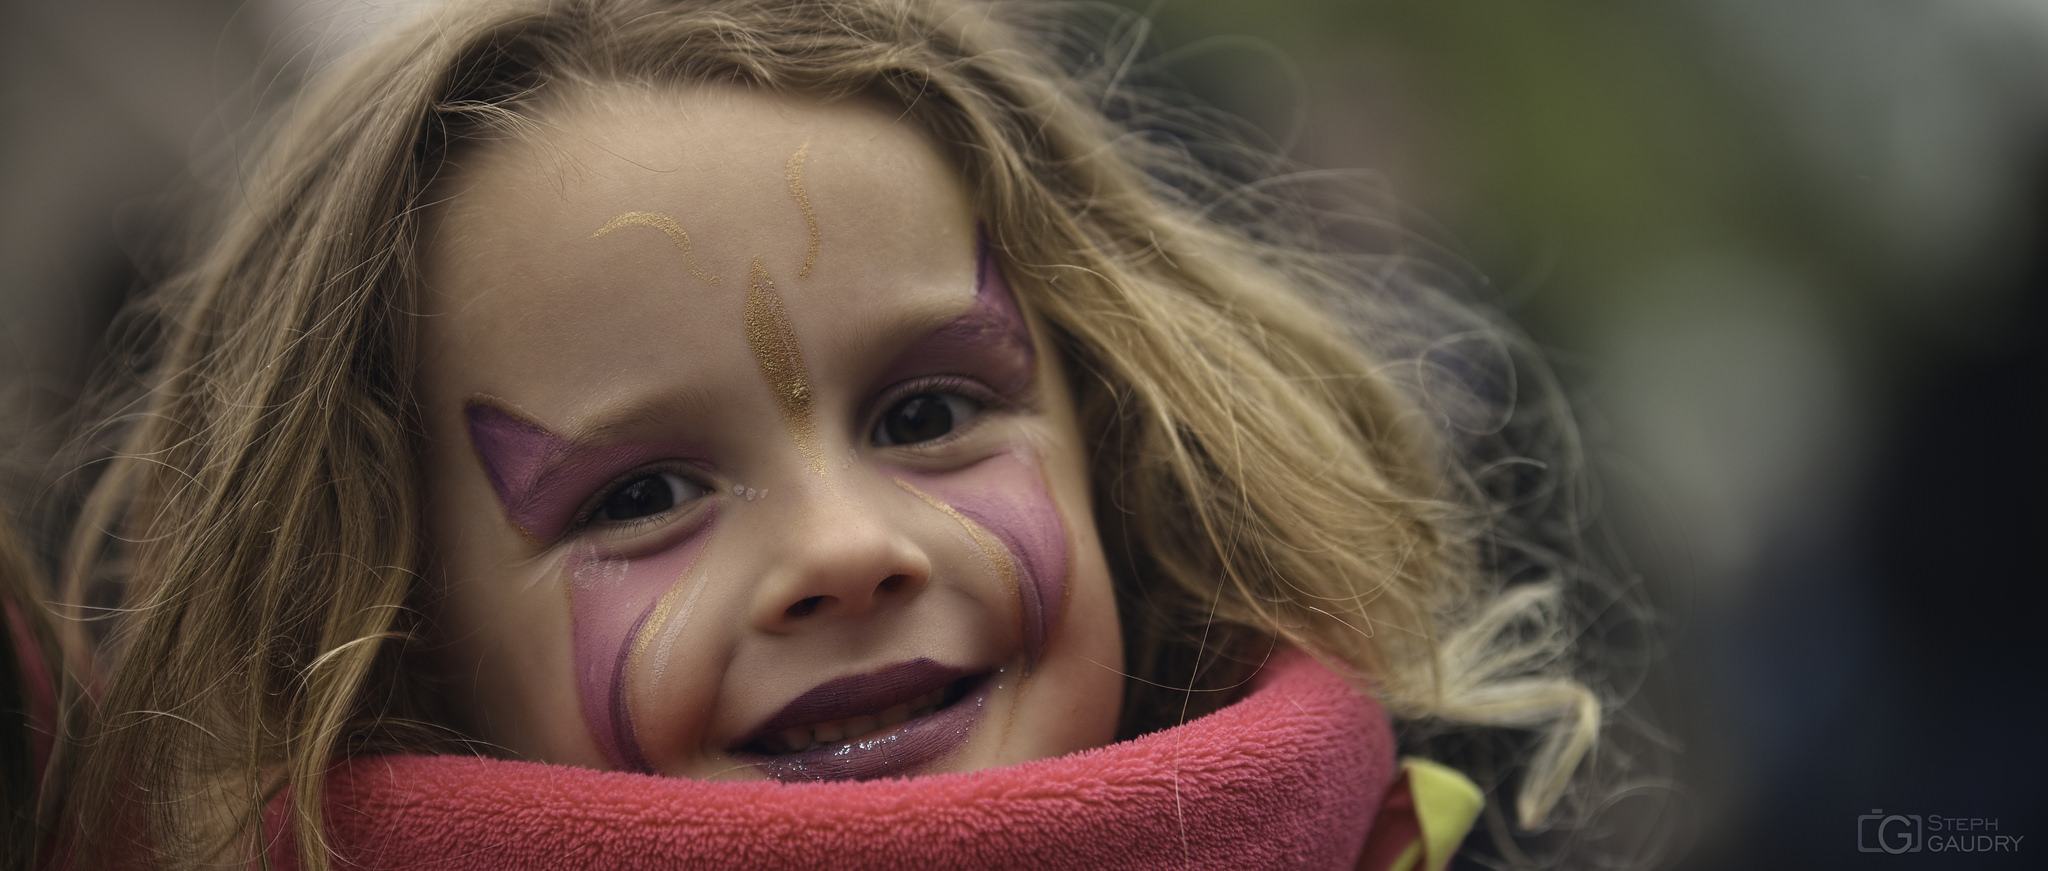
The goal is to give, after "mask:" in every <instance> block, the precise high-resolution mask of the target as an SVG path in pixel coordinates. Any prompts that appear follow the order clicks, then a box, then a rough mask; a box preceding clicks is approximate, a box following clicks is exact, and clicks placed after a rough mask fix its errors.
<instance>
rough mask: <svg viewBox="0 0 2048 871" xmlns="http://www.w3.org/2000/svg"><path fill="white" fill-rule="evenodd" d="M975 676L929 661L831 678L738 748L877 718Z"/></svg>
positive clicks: (806, 694)
mask: <svg viewBox="0 0 2048 871" xmlns="http://www.w3.org/2000/svg"><path fill="white" fill-rule="evenodd" d="M971 674H974V672H971V671H968V670H966V669H961V668H953V667H952V666H946V665H940V664H938V663H936V662H933V661H931V660H929V659H913V660H911V661H909V662H903V663H898V664H896V665H891V666H887V667H884V668H881V669H878V670H875V671H872V672H869V673H867V674H851V675H847V676H846V677H840V678H833V679H832V680H828V681H826V682H824V683H821V684H819V685H817V686H816V687H813V688H812V689H811V691H810V692H807V693H804V694H803V695H800V696H797V697H796V700H795V701H792V702H790V703H789V704H788V706H786V707H784V708H783V709H782V710H781V711H780V712H778V713H776V715H775V716H773V717H769V718H768V722H766V723H762V724H761V728H759V729H755V730H754V731H753V733H752V734H750V735H749V736H748V737H747V739H746V741H742V742H740V743H741V746H745V745H746V744H747V743H750V742H753V741H757V740H760V739H761V738H764V737H766V736H769V735H773V734H775V733H777V732H780V731H782V730H784V729H788V728H790V727H793V726H808V725H811V724H813V723H829V722H832V721H833V720H844V719H847V718H849V717H859V716H862V715H865V714H879V713H881V712H883V711H886V710H888V709H889V708H891V707H893V706H895V705H896V704H897V703H899V702H907V701H910V700H911V699H914V698H917V697H918V696H921V695H924V694H925V693H928V692H931V691H932V690H936V689H942V688H944V687H945V686H946V685H947V684H950V683H952V682H954V681H956V680H959V679H961V678H963V677H966V676H968V675H971Z"/></svg>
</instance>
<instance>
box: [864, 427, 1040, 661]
mask: <svg viewBox="0 0 2048 871" xmlns="http://www.w3.org/2000/svg"><path fill="white" fill-rule="evenodd" d="M968 474H969V475H971V476H972V477H971V478H966V479H958V480H929V481H927V482H926V485H927V486H929V487H932V488H934V489H939V490H941V491H942V492H943V493H945V494H946V495H947V497H948V498H947V499H945V500H941V499H940V498H939V497H937V496H933V495H931V494H930V493H927V492H925V491H924V490H922V489H920V488H918V487H917V486H915V485H913V484H911V483H910V482H908V481H905V480H903V479H902V478H894V479H892V480H894V481H895V482H896V485H897V486H898V487H901V488H903V489H904V490H907V491H909V492H910V493H911V494H912V495H915V496H917V497H918V498H919V499H922V500H924V502H925V504H927V505H930V506H931V507H933V508H935V509H937V510H939V511H940V512H943V513H944V514H946V515H947V516H948V517H951V518H953V519H954V520H955V521H956V522H958V523H959V524H960V525H961V526H962V527H963V528H965V529H966V530H967V535H968V537H969V538H971V539H973V540H974V543H975V546H977V547H979V548H980V549H981V551H982V553H983V554H984V555H985V556H987V557H988V559H989V560H990V561H991V562H993V563H995V565H996V567H997V571H998V572H999V573H1000V574H1001V576H1002V579H1003V581H1004V583H1005V585H1007V586H1008V587H1009V588H1010V589H1012V590H1014V591H1015V594H1016V596H1017V598H1018V602H1019V604H1020V606H1021V610H1022V612H1023V615H1022V616H1023V629H1024V652H1025V661H1026V663H1027V665H1028V664H1031V663H1036V662H1037V660H1038V658H1039V656H1040V655H1041V653H1042V652H1043V651H1044V649H1045V644H1046V640H1047V638H1048V637H1050V635H1051V634H1052V627H1053V624H1054V623H1055V622H1056V621H1057V620H1058V618H1059V614H1060V610H1061V607H1062V606H1063V604H1064V603H1065V596H1066V583H1067V562H1068V561H1067V533H1066V524H1065V522H1064V521H1063V520H1062V519H1061V517H1060V513H1059V509H1058V508H1057V507H1056V506H1054V505H1053V502H1052V497H1051V490H1050V488H1049V487H1047V486H1046V483H1045V478H1044V476H1043V475H1042V474H1040V471H1039V469H1038V468H1037V466H1036V464H1034V463H1032V462H1030V461H1028V460H1027V459H1026V458H1024V457H1022V456H1019V455H1018V454H1017V453H1016V452H1014V451H1013V452H1011V453H1006V454H1002V455H998V456H995V457H991V458H989V459H987V460H984V461H982V462H981V463H979V464H976V466H975V467H974V469H973V470H971V471H970V472H969V473H968ZM991 536H993V540H991ZM998 542H1000V543H998Z"/></svg>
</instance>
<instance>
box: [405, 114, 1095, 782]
mask: <svg viewBox="0 0 2048 871" xmlns="http://www.w3.org/2000/svg"><path fill="white" fill-rule="evenodd" d="M539 112H540V114H542V115H544V116H545V117H544V118H543V119H542V120H544V121H545V122H547V123H546V124H543V125H541V126H540V128H538V129H540V130H541V131H542V132H539V133H536V134H535V136H534V137H522V138H520V139H518V140H507V141H503V142H491V143H486V144H482V145H479V146H477V149H476V151H474V152H473V153H471V154H469V155H466V156H465V159H464V160H463V161H462V162H461V167H460V168H459V169H458V170H457V171H456V172H455V173H453V174H452V175H451V176H450V177H449V178H448V179H446V182H447V184H446V187H447V190H448V195H447V196H446V197H444V198H442V199H440V200H437V202H439V203H440V205H438V206H436V210H435V212H434V214H433V215H432V220H431V221H430V222H429V224H430V231H431V232H430V234H429V235H428V237H427V238H425V239H423V249H424V251H425V252H426V253H425V255H424V257H423V262H422V264H421V273H422V278H423V283H422V286H423V288H424V289H425V291H426V292H425V293H424V294H423V299H422V310H423V316H422V317H421V318H420V320H419V325H420V330H421V363H420V366H419V372H418V376H417V381H416V384H415V387H416V394H417V395H418V397H419V401H420V409H421V415H422V421H423V426H424V429H425V433H424V436H423V438H422V439H421V443H422V450H423V454H422V456H421V458H420V468H421V470H422V474H423V477H424V479H425V490H424V492H423V494H422V504H423V505H424V506H425V507H424V517H425V518H426V529H425V534H426V540H427V542H428V548H429V558H430V562H431V565H432V567H433V569H434V571H435V576H436V577H437V578H438V579H440V580H441V584H442V587H443V594H442V595H440V596H438V597H436V599H435V601H434V608H435V613H434V614H433V615H432V616H433V622H432V626H433V627H434V631H435V633H436V640H437V642H438V644H437V646H436V650H437V651H440V652H441V654H440V655H442V656H443V657H444V659H445V661H443V662H441V663H440V665H441V668H442V671H441V674H442V677H443V678H444V679H445V680H446V681H447V683H448V684H449V686H450V688H451V691H450V695H449V697H450V698H451V699H453V700H456V705H457V706H458V707H461V708H462V709H463V710H462V711H461V718H460V722H459V723H456V724H455V725H457V726H459V727H460V728H463V729H464V730H465V731H466V732H467V733H468V734H470V735H473V736H474V737H476V738H477V739H479V740H483V741H488V742H491V743H492V744H494V745H495V746H498V747H501V748H503V750H504V752H505V753H507V754H508V755H513V756H517V757H520V758H526V759H534V760H541V761H549V762H560V763H568V764H576V765H585V766H591V767H601V768H609V769H619V770H626V771H640V772H652V773H656V774H661V775H670V776H689V777H703V778H740V779H749V778H763V777H794V778H810V779H844V778H861V777H876V776H899V775H914V774H920V773H925V772H939V771H965V770H973V769H976V768H984V767H989V766H995V765H1007V764H1013V763H1017V762H1022V761H1025V760H1029V759H1040V758H1046V757H1049V756H1055V755H1060V754H1064V753H1070V752H1073V751H1076V750H1079V749H1083V748H1086V747H1090V746H1095V745H1099V744H1101V743H1104V742H1106V741H1108V740H1110V738H1111V737H1112V736H1113V735H1114V732H1115V727H1116V716H1117V711H1118V709H1119V706H1120V696H1121V686H1122V677H1121V674H1120V671H1119V670H1120V668H1121V655H1122V646H1121V645H1122V641H1121V636H1120V634H1119V629H1118V626H1117V623H1116V606H1115V597H1114V594H1113V592H1112V591H1111V588H1110V582H1109V573H1108V570H1107V568H1106V564H1105V559H1104V557H1103V554H1102V549H1101V546H1100V544H1099V543H1098V542H1097V540H1096V537H1095V528H1094V523H1093V520H1092V518H1091V516H1090V507H1091V505H1092V500H1091V499H1090V495H1089V491H1088V484H1087V473H1086V468H1087V457H1086V453H1085V451H1084V450H1083V449H1082V445H1083V444H1084V441H1083V437H1082V436H1081V434H1080V433H1079V431H1078V426H1077V424H1076V422H1075V420H1074V412H1073V408H1072V404H1071V401H1070V400H1069V399H1068V398H1067V395H1066V392H1065V384H1066V382H1065V380H1064V378H1063V376H1062V375H1061V374H1060V370H1059V367H1058V360H1057V358H1056V356H1055V355H1053V354H1052V353H1050V352H1049V351H1048V350H1047V348H1048V347H1049V346H1047V345H1040V344H1037V343H1036V341H1035V339H1034V336H1033V331H1032V324H1031V321H1030V315H1031V312H1030V309H1029V307H1028V302H1029V300H1028V297H1027V296H1026V294H1024V293H1023V287H1022V286H1021V285H1020V286H1018V287H1017V288H1015V289H1014V291H1013V288H1012V287H1011V286H1010V284H1009V283H1008V282H1007V281H1006V280H1005V279H1006V276H1005V275H1004V271H1003V269H1002V267H1001V264H1000V262H999V261H1000V258H999V256H998V254H997V252H998V251H999V250H1001V246H1000V245H997V244H995V243H996V239H997V237H998V236H999V235H1000V234H999V232H998V231H999V230H1000V228H998V227H995V226H990V227H988V228H987V230H986V232H984V231H983V230H982V229H981V228H980V227H979V226H978V224H977V222H976V216H975V213H974V210H973V207H972V201H973V198H972V197H971V196H970V195H969V192H968V191H967V190H966V189H965V188H964V186H963V185H962V183H961V181H960V178H959V175H958V174H957V173H956V172H955V170H954V169H953V168H952V167H951V165H950V164H949V163H948V162H947V159H946V157H945V153H944V152H943V151H942V150H941V149H940V148H939V147H937V146H936V145H935V144H933V143H932V142H930V141H928V140H927V139H926V138H925V137H924V136H923V134H921V133H920V132H918V131H917V130H915V129H912V128H910V127H908V126H906V125H905V124H903V123H902V122H901V121H899V120H898V119H899V117H900V115H901V112H900V110H898V109H892V108H890V107H878V106H873V105H869V104H867V103H864V102H862V101H860V100H851V99H850V100H845V101H840V102H835V103H820V102H815V101H809V100H806V99H804V98H801V97H792V96H787V95H770V94H763V93H756V92H753V91H748V90H744V89H739V88H728V87H722V86H721V87H717V88H706V89H702V90H690V89H674V90H670V89H652V90H650V89H644V88H630V87H625V86H620V88H619V89H618V90H617V91H607V92H605V93H603V94H600V95H584V96H580V97H578V98H576V99H573V100H571V99H563V100H559V101H557V102H555V103H544V105H543V106H542V108H541V110H539ZM508 216H516V217H508ZM593 237H595V238H593ZM1010 277H1014V278H1018V280H1020V281H1021V276H1018V275H1012V276H1010ZM713 279H717V280H716V281H714V280H713Z"/></svg>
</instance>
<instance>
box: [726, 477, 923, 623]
mask: <svg viewBox="0 0 2048 871" xmlns="http://www.w3.org/2000/svg"><path fill="white" fill-rule="evenodd" d="M804 490H805V491H806V492H802V493H792V494H791V496H792V497H794V498H795V499H797V500H800V501H801V502H802V503H803V505H802V507H801V508H800V509H799V510H797V511H794V512H791V514H790V515H786V516H785V517H784V518H783V522H785V523H787V524H788V525H787V526H786V527H784V528H783V529H781V530H780V531H779V534H778V535H777V538H778V540H777V541H774V542H769V543H765V544H764V548H765V551H764V552H766V553H768V554H769V556H768V567H767V571H766V572H765V573H764V574H763V575H762V577H761V580H760V583H759V585H758V586H757V588H756V593H755V601H754V606H753V620H754V625H755V627H756V628H759V629H760V630H762V631H764V632H769V633H774V634H787V633H790V632H795V631H798V630H800V629H801V628H803V626H805V625H807V624H815V623H820V622H825V621H831V620H837V619H844V618H854V617H859V616H861V615H865V614H869V613H872V612H877V611H880V610H883V609H887V608H890V607H900V606H901V605H902V604H904V603H907V602H909V601H910V600H911V599H913V598H916V596H917V594H918V593H920V592H922V591H923V590H924V588H925V585H926V584H927V583H928V582H929V581H930V580H931V572H932V566H931V559H930V556H929V555H928V554H926V552H925V551H924V549H923V548H921V547H919V546H918V545H917V543H916V542H915V541H914V540H913V539H912V538H911V536H910V535H909V534H908V532H907V530H905V529H902V528H899V526H898V524H897V523H895V522H893V521H894V520H895V519H896V518H899V517H901V514H900V513H899V512H895V511H892V510H889V508H888V506H886V505H881V504H868V503H867V502H865V501H864V500H861V499H858V498H855V497H853V496H851V495H849V494H846V493H838V492H821V491H823V490H824V488H804ZM880 501H883V502H886V500H880Z"/></svg>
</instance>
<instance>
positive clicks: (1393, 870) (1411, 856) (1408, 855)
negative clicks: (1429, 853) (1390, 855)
mask: <svg viewBox="0 0 2048 871" xmlns="http://www.w3.org/2000/svg"><path fill="white" fill-rule="evenodd" d="M1420 861H1422V842H1421V841H1416V842H1415V843H1412V844H1409V845H1408V846H1407V847H1406V848H1405V849H1403V850H1402V851H1401V855H1399V856H1396V857H1394V864H1392V865H1388V866H1387V871H1415V863H1417V862H1420Z"/></svg>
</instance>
